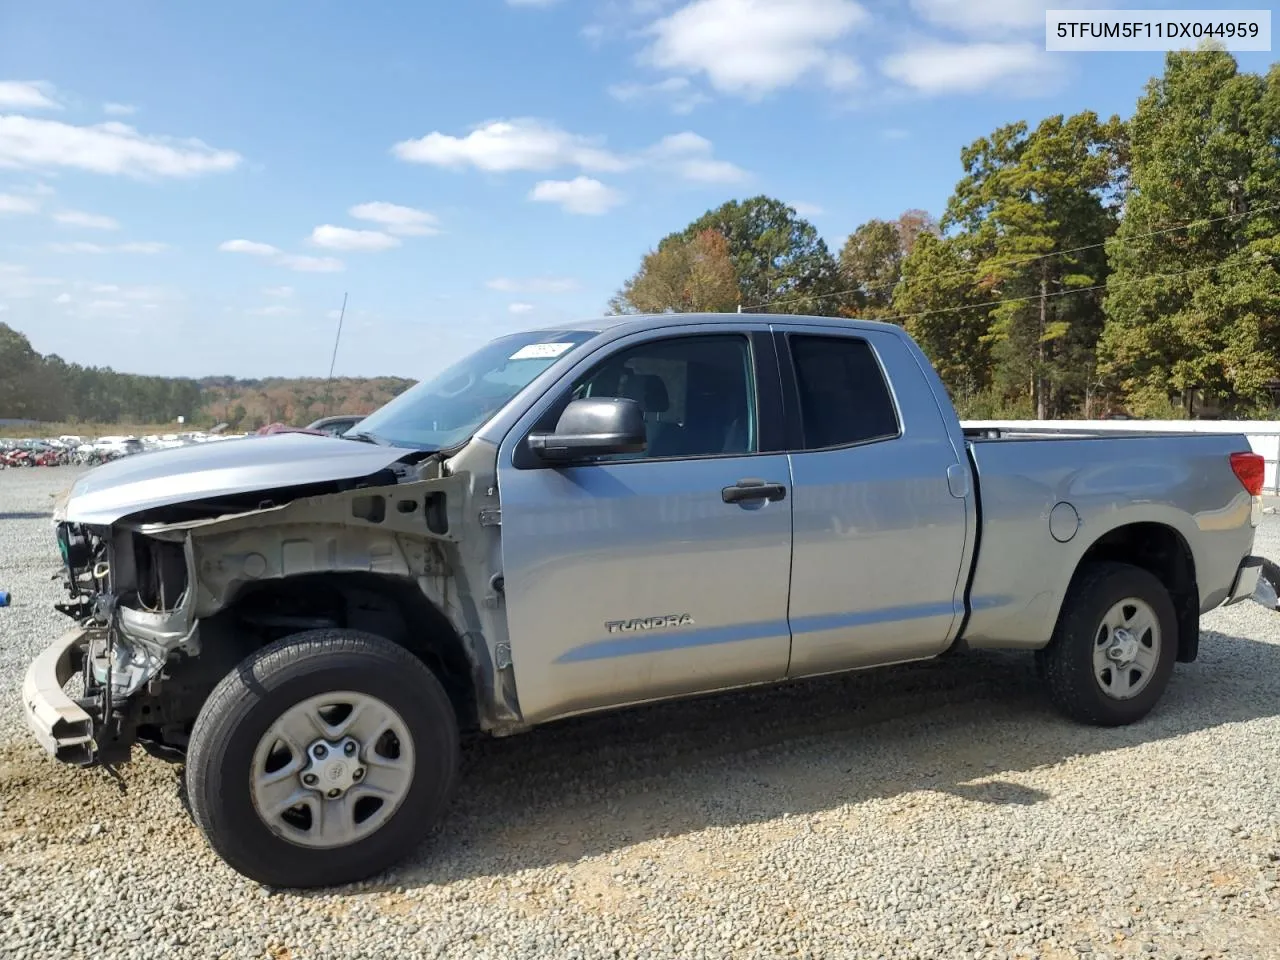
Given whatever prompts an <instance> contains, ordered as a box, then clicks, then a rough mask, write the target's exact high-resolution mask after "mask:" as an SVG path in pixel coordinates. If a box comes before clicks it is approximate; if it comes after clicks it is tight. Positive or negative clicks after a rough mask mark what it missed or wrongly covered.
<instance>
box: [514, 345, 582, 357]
mask: <svg viewBox="0 0 1280 960" xmlns="http://www.w3.org/2000/svg"><path fill="white" fill-rule="evenodd" d="M572 346H573V344H572V343H531V344H529V345H528V346H524V347H521V348H520V349H519V350H517V351H516V352H515V353H513V354H512V355H511V356H509V357H507V359H508V360H548V359H550V358H551V357H558V356H560V354H562V353H564V352H565V351H566V350H568V349H569V348H570V347H572Z"/></svg>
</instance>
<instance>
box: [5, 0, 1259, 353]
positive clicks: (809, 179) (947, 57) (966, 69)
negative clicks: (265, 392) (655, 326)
mask: <svg viewBox="0 0 1280 960" xmlns="http://www.w3.org/2000/svg"><path fill="white" fill-rule="evenodd" d="M1099 5H1101V4H1099ZM1113 5H1114V4H1108V6H1113ZM1202 5H1203V4H1202ZM1063 6H1068V4H1067V3H1063V2H1061V0H1059V2H1057V3H1043V2H1034V0H859V2H854V0H465V2H462V0H457V2H445V0H423V2H415V3H409V2H402V3H384V4H352V3H338V2H310V3H301V2H292V3H289V2H279V3H270V4H264V3H246V2H223V3H220V4H206V3H201V4H197V3H161V2H151V3H141V2H140V3H130V4H113V3H104V2H101V0H99V2H80V3H74V2H66V3H56V4H53V3H44V4H31V3H23V2H19V0H0V320H2V321H4V322H7V323H9V324H10V325H12V326H14V327H16V328H17V329H19V330H22V331H23V332H24V333H26V334H27V335H28V336H30V338H31V340H32V343H33V344H34V346H35V347H36V348H37V349H39V350H41V351H43V352H56V353H58V354H60V355H62V356H63V357H64V358H66V359H68V360H74V361H77V362H81V363H96V364H103V365H110V366H112V367H114V368H116V369H119V370H130V371H134V372H140V373H163V374H175V375H194V376H199V375H204V374H221V373H229V374H234V375H238V376H267V375H273V374H275V375H285V376H293V375H323V374H324V373H325V371H326V370H327V368H328V364H329V354H330V350H331V348H332V341H333V332H334V326H335V319H334V318H335V317H336V310H337V308H338V307H339V305H340V304H341V302H342V297H343V294H344V292H345V293H348V294H349V295H350V301H349V305H348V311H347V318H346V325H345V329H344V333H343V340H342V345H341V349H340V352H339V355H338V364H337V370H338V372H339V373H343V374H351V375H372V374H383V373H385V374H398V375H404V376H412V377H420V376H424V375H427V374H430V373H431V372H433V371H435V370H437V369H439V368H441V367H442V366H444V365H445V364H447V363H449V362H451V361H452V360H454V359H456V357H457V356H458V355H459V354H461V353H462V352H464V351H467V350H470V349H473V348H474V347H475V346H478V345H479V344H480V343H482V342H483V341H485V340H487V339H489V338H490V337H492V336H495V335H497V334H499V333H504V332H507V331H509V330H512V329H519V328H522V327H527V326H532V325H554V324H555V323H556V322H558V321H563V320H566V319H570V318H573V319H578V318H583V317H588V316H592V315H596V314H599V313H601V312H602V311H603V310H604V306H605V303H606V301H607V300H608V298H609V296H610V295H611V294H612V293H613V292H614V291H615V290H616V289H617V287H618V286H619V285H620V284H621V283H622V281H623V280H624V279H625V278H626V277H627V276H628V275H629V274H630V273H632V272H633V271H634V270H635V268H636V266H637V265H638V262H639V259H640V257H641V256H642V255H643V254H644V252H645V251H646V250H648V249H649V248H651V247H652V246H653V245H654V244H655V243H656V242H657V241H658V240H659V239H660V238H661V237H662V236H664V235H665V234H666V233H668V232H671V231H672V230H677V229H680V228H681V227H683V226H684V225H685V224H686V223H688V222H689V221H690V220H692V219H693V218H695V217H696V216H698V215H699V214H700V213H702V212H703V211H704V210H706V209H708V208H709V207H713V206H717V205H719V204H720V203H722V202H724V201H725V200H728V199H732V198H735V197H745V196H750V195H754V194H757V193H768V194H770V195H773V196H776V197H779V198H781V199H783V200H786V201H788V202H790V203H792V204H794V205H796V206H797V209H798V210H800V211H801V212H802V213H803V214H804V215H806V216H807V217H809V219H811V220H812V222H813V223H814V224H815V225H816V226H817V227H818V229H819V230H820V232H821V233H822V234H823V236H824V237H826V238H827V241H828V243H829V244H831V245H832V246H833V248H838V245H839V244H840V243H841V241H842V240H843V238H844V237H845V236H846V235H847V234H848V233H849V232H850V230H852V229H853V228H854V227H856V226H857V225H858V224H859V223H861V222H863V221H865V220H867V219H868V218H871V217H886V218H887V217H893V216H896V215H898V214H899V213H901V212H902V211H903V210H904V209H907V208H910V207H922V208H925V209H927V210H929V211H931V212H933V213H935V214H936V213H940V212H941V210H942V208H943V206H944V205H945V203H946V199H947V196H948V195H949V193H950V191H951V189H952V187H953V186H954V184H955V181H956V180H957V179H958V177H959V175H960V172H961V171H960V163H959V152H960V148H961V147H962V146H963V145H965V144H967V143H969V142H971V141H972V140H974V139H975V138H977V137H979V136H983V135H985V134H987V133H989V132H990V131H991V130H993V129H994V128H995V127H997V126H998V125H1000V124H1003V123H1008V122H1011V121H1014V120H1018V119H1027V120H1029V121H1031V122H1033V123H1034V122H1035V121H1038V120H1039V119H1041V118H1042V117H1044V116H1047V115H1051V114H1054V113H1058V112H1068V113H1069V112H1073V111H1077V110H1081V109H1086V108H1089V109H1094V110H1096V111H1098V112H1099V113H1100V114H1103V115H1107V114H1110V113H1120V114H1122V115H1125V116H1127V115H1128V114H1129V113H1130V112H1131V111H1132V109H1133V104H1134V101H1135V100H1136V98H1137V96H1138V94H1139V92H1140V90H1141V87H1142V84H1143V83H1144V82H1145V81H1146V80H1147V79H1148V78H1149V77H1150V76H1152V75H1153V74H1156V73H1158V72H1159V71H1160V69H1161V64H1162V60H1163V55H1162V54H1160V53H1084V54H1064V53H1046V52H1045V51H1044V10H1045V9H1046V7H1054V8H1061V7H1063ZM1130 6H1135V7H1136V6H1142V5H1141V4H1130ZM1147 6H1153V5H1147ZM1155 6H1159V7H1160V8H1170V7H1177V6H1187V7H1194V6H1195V4H1186V5H1179V4H1176V3H1171V2H1168V0H1166V2H1165V3H1162V4H1158V5H1155ZM1237 58H1238V59H1239V61H1240V63H1241V66H1242V67H1243V68H1244V69H1248V70H1256V71H1261V70H1265V69H1266V67H1267V65H1268V64H1269V63H1270V62H1271V60H1272V55H1271V54H1268V53H1257V54H1237Z"/></svg>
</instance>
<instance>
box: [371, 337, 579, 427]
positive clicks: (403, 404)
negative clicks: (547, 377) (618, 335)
mask: <svg viewBox="0 0 1280 960" xmlns="http://www.w3.org/2000/svg"><path fill="white" fill-rule="evenodd" d="M595 335H596V334H595V333H591V332H585V331H581V330H572V331H546V330H540V331H531V332H527V333H518V334H514V335H512V336H508V337H501V338H499V339H497V340H494V341H492V342H491V343H488V344H486V345H485V346H483V347H481V348H480V349H479V350H477V351H476V352H475V353H473V354H471V355H470V356H467V357H464V358H463V359H462V360H459V361H458V362H457V363H455V364H454V365H453V366H451V367H449V368H448V369H447V370H445V371H444V372H443V373H439V374H437V375H436V376H434V377H431V378H430V379H429V380H423V381H422V382H420V383H418V384H415V385H414V386H412V387H410V388H409V389H408V390H406V391H405V392H404V393H402V394H400V396H398V397H396V398H395V399H393V400H390V401H388V402H387V403H386V404H384V405H383V406H381V407H380V408H378V409H377V410H375V411H374V412H373V413H371V414H369V416H367V417H365V418H364V419H363V420H361V421H360V422H359V423H358V424H356V425H355V428H354V429H353V430H352V431H351V432H349V433H347V434H346V436H348V437H368V438H369V439H372V440H374V441H376V442H378V443H387V444H391V445H392V446H397V447H411V448H416V449H419V450H447V449H449V448H450V447H455V446H457V445H458V444H460V443H462V442H463V441H465V440H467V439H468V438H470V437H471V435H472V434H474V433H475V432H476V431H477V430H478V429H480V427H481V426H482V425H483V424H484V423H485V421H487V420H489V419H490V418H491V417H492V416H493V415H494V414H496V413H497V412H498V411H499V410H501V409H502V408H503V407H505V406H506V405H507V404H508V403H510V402H511V400H512V398H513V397H515V395H516V394H517V393H519V392H520V391H521V390H523V389H524V388H525V387H527V386H528V385H529V384H530V383H531V382H532V381H533V379H534V378H535V377H536V376H537V375H538V374H540V373H542V371H543V370H545V369H547V367H549V366H551V364H553V363H555V362H556V361H557V360H559V359H560V358H561V357H563V356H565V355H566V354H568V353H569V352H570V351H571V350H573V349H574V348H575V347H578V346H580V345H581V344H583V343H586V342H587V341H588V340H590V339H591V338H592V337H594V336H595Z"/></svg>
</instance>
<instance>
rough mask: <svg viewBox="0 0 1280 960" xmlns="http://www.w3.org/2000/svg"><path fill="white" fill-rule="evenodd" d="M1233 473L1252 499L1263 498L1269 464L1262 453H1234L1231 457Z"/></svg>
mask: <svg viewBox="0 0 1280 960" xmlns="http://www.w3.org/2000/svg"><path fill="white" fill-rule="evenodd" d="M1231 472H1232V473H1234V474H1235V475H1236V478H1237V479H1238V480H1239V481H1240V483H1241V485H1242V486H1243V487H1244V488H1245V490H1247V491H1248V492H1249V496H1251V497H1260V496H1262V483H1263V478H1264V477H1265V475H1266V472H1267V463H1266V461H1265V460H1263V459H1262V454H1260V453H1233V454H1232V455H1231Z"/></svg>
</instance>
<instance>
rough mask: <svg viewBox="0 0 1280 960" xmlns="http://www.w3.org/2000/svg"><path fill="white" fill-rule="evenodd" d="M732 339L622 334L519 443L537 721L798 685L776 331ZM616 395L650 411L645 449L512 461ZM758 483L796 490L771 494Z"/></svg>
mask: <svg viewBox="0 0 1280 960" xmlns="http://www.w3.org/2000/svg"><path fill="white" fill-rule="evenodd" d="M723 330H724V328H723V327H722V326H717V325H701V326H690V327H684V328H678V329H667V330H662V331H650V332H647V333H644V334H639V335H635V336H632V337H629V338H626V339H623V340H620V341H619V342H618V343H617V344H616V345H613V346H611V347H607V348H605V350H604V351H603V355H602V354H601V352H597V353H596V354H593V355H592V356H591V357H588V358H586V359H584V361H583V363H582V364H580V365H579V367H578V368H577V369H575V370H574V371H573V372H572V373H570V374H569V375H568V376H567V378H566V380H565V381H564V383H563V386H562V387H560V388H557V389H556V390H553V391H552V392H551V394H549V395H548V397H546V398H544V401H543V402H542V403H541V404H540V405H536V406H535V408H534V409H533V410H532V411H531V412H530V414H529V415H528V416H527V417H526V418H525V419H524V420H522V421H521V423H520V424H519V425H517V427H516V428H515V429H514V430H513V431H512V434H511V435H510V436H508V438H507V440H506V441H505V442H504V443H503V445H502V450H501V453H500V455H499V469H498V489H499V495H500V497H501V501H502V561H503V576H504V591H505V597H506V607H507V621H508V629H509V633H510V638H511V656H512V664H513V668H514V671H515V675H516V689H517V691H518V696H519V699H520V707H521V711H522V713H523V715H524V717H525V719H526V720H527V721H530V722H540V721H544V720H549V719H552V718H554V717H558V716H564V715H568V714H571V713H580V712H585V711H590V710H596V709H600V708H603V707H609V706H619V705H623V704H627V703H634V702H639V701H644V700H651V699H657V698H662V697H669V696H677V695H681V694H688V693H695V692H701V691H710V690H716V689H721V688H724V687H729V686H738V685H743V684H749V683H754V682H760V681H770V680H779V679H782V678H783V677H784V676H785V675H786V671H787V660H788V656H789V652H790V633H789V630H788V626H787V594H788V589H789V585H790V564H791V500H790V497H789V496H787V495H786V494H787V493H788V492H789V489H790V483H791V478H790V473H789V466H788V461H787V456H786V454H785V453H784V452H782V451H781V446H782V445H783V441H782V436H781V426H780V423H781V417H780V414H779V405H780V388H778V387H777V386H776V384H777V383H778V377H777V366H776V357H775V355H774V347H773V343H772V340H771V338H770V337H769V335H768V333H767V330H766V329H765V328H762V329H761V330H760V331H755V332H752V331H746V332H738V331H735V332H722V331H723ZM599 396H616V397H630V398H632V399H635V400H637V401H638V402H639V403H640V404H641V405H642V407H643V409H644V412H645V419H646V422H647V427H648V431H647V432H648V446H647V449H646V450H645V451H644V452H643V453H641V454H626V455H617V456H610V457H601V458H598V459H597V460H595V461H593V462H591V463H588V464H582V465H575V466H564V467H556V466H550V465H544V464H540V463H536V462H534V463H528V462H526V461H525V460H523V459H521V458H519V457H516V458H515V459H516V461H517V462H519V463H520V464H521V465H520V466H516V465H515V464H514V463H513V454H514V453H515V451H516V450H517V449H518V448H519V447H520V446H521V445H522V444H523V442H524V438H525V436H527V435H528V433H530V432H531V431H532V430H533V429H549V428H550V427H551V426H553V425H554V417H555V416H556V415H558V410H559V409H562V408H563V404H564V403H565V402H567V400H568V399H569V398H570V397H572V398H577V397H599ZM774 422H777V423H778V424H779V427H778V431H777V433H778V435H777V436H776V437H775V436H771V433H772V432H773V431H772V428H771V427H770V424H773V423H774ZM762 424H763V425H764V427H765V429H764V430H763V431H762V429H761V428H762ZM762 432H763V437H762ZM771 451H774V452H771ZM744 480H745V481H753V480H759V481H764V482H766V483H768V484H777V485H779V486H780V487H781V491H775V492H774V494H773V497H772V499H770V498H764V497H761V496H759V495H757V494H756V493H755V492H754V491H752V490H751V489H750V487H751V484H750V483H748V484H745V485H744V484H743V483H742V481H744ZM744 486H745V488H747V489H746V492H745V493H742V492H735V491H740V490H741V488H743V487H744ZM779 494H781V495H780V496H779Z"/></svg>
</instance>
